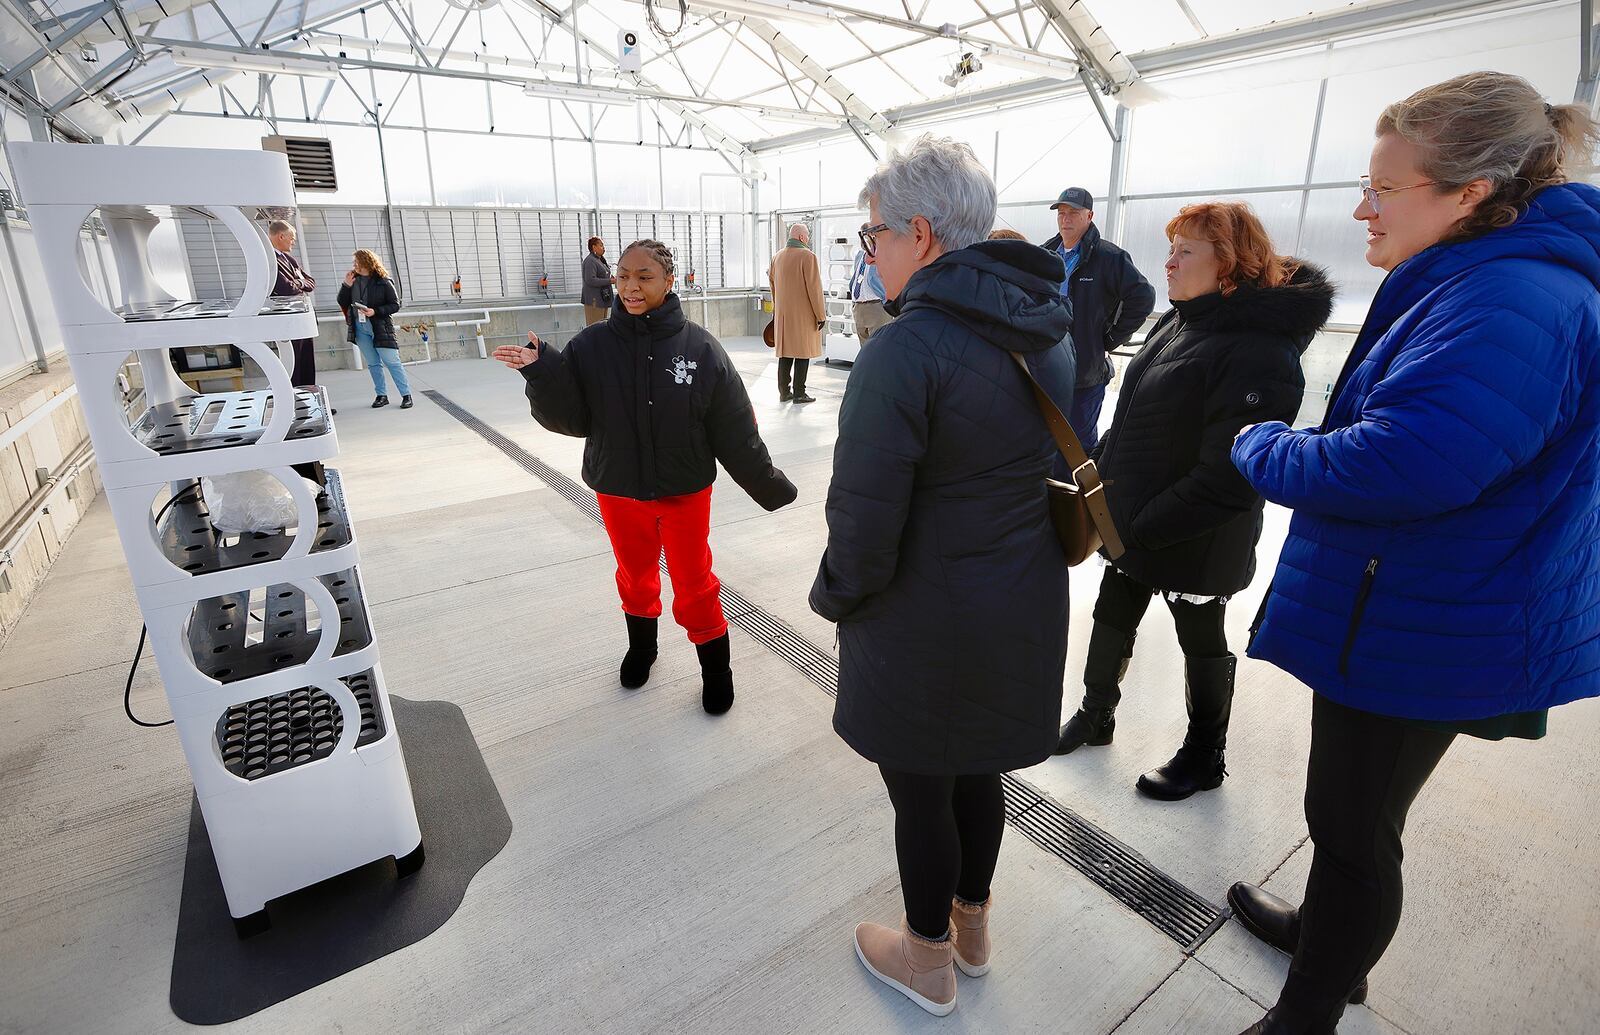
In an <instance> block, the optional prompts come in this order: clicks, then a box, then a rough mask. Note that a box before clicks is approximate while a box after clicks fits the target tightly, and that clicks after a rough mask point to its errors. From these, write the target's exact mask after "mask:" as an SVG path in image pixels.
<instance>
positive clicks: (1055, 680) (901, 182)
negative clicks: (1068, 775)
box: [810, 136, 1073, 1015]
mask: <svg viewBox="0 0 1600 1035" xmlns="http://www.w3.org/2000/svg"><path fill="white" fill-rule="evenodd" d="M995 198H996V194H995V187H994V183H993V181H992V180H991V179H990V178H989V175H988V173H987V172H986V171H985V169H984V167H983V164H982V163H981V162H979V161H978V159H977V158H976V157H975V156H974V155H973V153H972V150H971V148H970V147H968V146H967V145H966V144H963V143H959V142H957V141H954V140H950V139H935V138H932V137H926V136H925V137H922V138H921V139H919V140H918V141H917V142H916V143H914V144H913V145H912V146H911V147H910V149H909V150H908V151H906V152H904V153H900V154H896V155H895V156H894V157H893V158H891V159H890V161H889V163H888V164H887V165H885V166H884V167H883V168H881V169H880V170H879V171H878V173H877V174H876V175H874V176H873V177H872V178H871V179H870V180H868V181H867V185H866V188H865V189H864V190H863V191H862V194H861V202H862V204H863V205H865V206H868V207H870V209H871V222H872V225H871V226H870V227H869V228H868V230H867V231H864V232H863V233H862V235H861V237H862V246H863V248H864V249H865V250H866V252H867V254H868V256H869V257H870V258H871V260H872V261H873V263H874V264H875V265H876V266H877V267H878V269H879V270H880V272H881V273H882V276H883V284H884V287H885V289H886V291H887V294H888V295H889V296H890V297H891V298H893V299H894V302H893V303H891V305H890V309H891V310H892V311H893V310H898V314H899V315H898V318H897V319H896V320H895V321H894V322H893V323H891V324H889V325H888V326H887V327H884V328H882V329H880V330H878V331H876V332H875V333H874V334H873V335H872V340H871V341H869V342H867V344H866V345H865V346H863V347H862V350H861V354H860V355H859V356H858V357H857V359H856V363H855V367H854V368H853V370H852V371H851V374H850V380H849V383H848V385H847V387H846V389H845V395H844V402H843V404H842V406H841V409H840V412H839V438H838V443H837V445H836V447H835V449H834V461H833V463H834V466H833V481H832V484H831V485H830V486H829V488H828V502H827V520H828V545H827V550H826V552H825V553H824V554H823V557H822V562H821V565H820V566H819V570H818V572H817V578H816V582H815V584H814V585H813V586H812V588H811V599H810V603H811V608H812V610H813V611H815V612H816V613H817V614H819V615H821V616H822V617H823V618H826V619H827V620H829V621H831V622H837V623H838V628H839V695H838V700H837V704H836V706H835V709H834V717H833V725H834V729H835V730H836V731H837V732H838V734H839V736H840V737H842V738H843V739H844V741H845V742H846V743H847V744H849V745H850V746H851V747H852V748H854V749H855V750H856V752H857V753H859V754H860V755H861V756H862V757H864V758H866V759H867V760H868V761H870V762H873V763H876V764H877V766H878V768H879V771H880V773H881V774H882V777H883V781H884V784H885V786H886V787H887V788H888V792H889V798H890V800H891V801H892V802H893V803H894V809H895V852H896V855H897V857H898V859H899V865H900V883H901V893H902V895H903V896H904V899H905V909H906V919H905V924H904V925H903V926H902V927H901V928H899V929H892V928H889V927H885V926H882V925H879V924H872V923H864V924H861V925H859V926H858V927H857V928H856V939H855V940H856V952H857V955H858V956H859V957H860V959H861V960H862V962H863V963H864V964H865V965H866V967H867V968H868V969H869V970H870V971H871V972H872V973H873V974H874V975H875V976H876V977H878V978H879V979H881V980H883V981H884V982H885V983H887V984H889V985H890V986H891V987H893V988H895V989H897V990H898V991H900V992H902V993H904V994H905V995H907V996H908V997H909V998H911V999H912V1001H914V1002H916V1003H917V1004H918V1005H919V1006H921V1007H923V1008H924V1009H926V1010H929V1011H930V1012H932V1013H935V1014H941V1015H942V1014H947V1013H949V1012H950V1011H951V1010H952V1009H954V1007H955V994H956V987H955V980H956V979H955V971H954V967H955V966H957V965H959V966H960V967H961V969H962V971H963V972H964V973H966V974H968V975H971V976H977V975H979V974H982V973H984V972H985V971H986V970H987V969H988V965H989V964H988V957H989V948H988V918H989V905H990V904H989V883H990V880H991V878H992V877H993V875H994V869H995V862H996V860H997V858H998V856H999V851H1000V838H1001V834H1002V832H1003V830H1004V827H1005V809H1004V794H1003V791H1002V789H1001V782H1000V776H1001V774H1002V773H1005V772H1007V771H1009V770H1012V769H1020V768H1022V767H1024V766H1030V765H1034V764H1036V763H1038V762H1040V761H1042V760H1044V759H1045V758H1047V757H1049V754H1050V749H1051V747H1052V746H1053V745H1054V743H1055V737H1056V723H1057V721H1058V720H1059V717H1060V708H1061V676H1062V671H1063V667H1064V665H1065V662H1066V650H1067V568H1066V562H1065V559H1064V557H1063V555H1062V552H1061V546H1060V543H1059V541H1058V540H1057V538H1056V535H1055V531H1054V528H1053V526H1052V525H1051V522H1050V515H1049V511H1048V505H1047V501H1046V496H1045V487H1044V479H1045V478H1046V477H1047V476H1048V475H1049V473H1050V471H1051V468H1052V465H1053V462H1054V459H1055V456H1056V446H1055V443H1054V440H1053V439H1052V438H1051V436H1050V431H1049V428H1048V426H1047V425H1046V424H1045V421H1044V417H1043V415H1042V414H1041V413H1040V410H1039V407H1038V404H1037V402H1036V400H1035V399H1034V396H1033V392H1032V389H1031V388H1030V386H1029V381H1028V378H1027V377H1026V376H1024V374H1023V372H1022V371H1021V370H1020V369H1018V367H1017V366H1016V363H1015V361H1014V360H1013V358H1012V356H1011V355H1009V354H1008V352H1013V353H1017V354H1020V355H1022V356H1023V357H1025V358H1026V361H1027V364H1028V367H1029V369H1030V370H1031V371H1032V372H1033V374H1034V376H1035V377H1036V378H1037V379H1038V380H1039V381H1040V382H1041V383H1042V384H1043V385H1044V386H1045V388H1046V390H1047V391H1048V393H1049V395H1050V397H1051V399H1052V400H1053V401H1055V402H1056V404H1057V405H1058V406H1059V407H1060V408H1061V409H1063V410H1065V409H1066V408H1067V407H1068V406H1069V405H1070V404H1071V397H1072V382H1073V357H1072V353H1071V352H1070V351H1069V350H1068V349H1066V348H1065V347H1062V346H1061V340H1062V339H1063V338H1064V337H1065V336H1066V334H1067V313H1066V309H1065V307H1064V306H1063V305H1062V304H1061V300H1060V297H1059V295H1058V293H1057V287H1058V286H1059V284H1060V281H1061V262H1060V260H1059V259H1058V258H1056V257H1055V256H1054V255H1052V254H1050V253H1049V252H1046V251H1044V250H1042V249H1040V248H1037V247H1035V246H1033V245H1031V244H1027V243H1024V242H1018V241H985V240H984V238H985V236H986V235H987V234H988V232H989V228H990V227H992V226H993V225H994V218H995V211H996V203H995Z"/></svg>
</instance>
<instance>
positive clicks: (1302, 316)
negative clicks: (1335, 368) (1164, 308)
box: [1172, 262, 1335, 352]
mask: <svg viewBox="0 0 1600 1035" xmlns="http://www.w3.org/2000/svg"><path fill="white" fill-rule="evenodd" d="M1334 294H1335V288H1334V285H1333V281H1331V280H1329V279H1328V272H1327V271H1326V270H1324V269H1323V268H1322V267H1321V266H1318V265H1316V264H1315V263H1311V262H1300V265H1299V268H1298V269H1296V270H1295V272H1294V274H1293V275H1292V276H1290V278H1289V279H1288V281H1286V282H1285V283H1283V284H1280V285H1278V286H1277V287H1272V288H1259V287H1252V286H1249V285H1240V286H1239V288H1238V289H1237V290H1236V291H1234V293H1233V294H1231V295H1227V296H1223V295H1222V294H1221V293H1220V292H1213V293H1212V294H1209V295H1202V296H1200V297H1199V298H1191V299H1189V300H1188V301H1184V302H1174V303H1172V307H1173V308H1174V309H1175V310H1177V312H1178V315H1179V316H1181V317H1182V318H1183V319H1184V321H1185V322H1186V323H1194V324H1199V325H1202V326H1205V327H1209V328H1211V329H1213V330H1218V331H1255V332H1266V333H1272V334H1283V335H1286V336H1287V337H1289V338H1290V339H1292V340H1293V341H1294V343H1295V345H1296V346H1297V347H1298V348H1299V349H1300V351H1301V352H1305V350H1306V348H1307V346H1309V345H1310V344H1311V339H1312V338H1313V337H1314V336H1315V335H1316V333H1317V332H1318V331H1320V330H1321V329H1322V328H1323V325H1325V324H1326V323H1327V322H1328V317H1329V316H1330V315H1331V314H1332V313H1333V296H1334Z"/></svg>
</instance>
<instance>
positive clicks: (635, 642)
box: [619, 614, 656, 690]
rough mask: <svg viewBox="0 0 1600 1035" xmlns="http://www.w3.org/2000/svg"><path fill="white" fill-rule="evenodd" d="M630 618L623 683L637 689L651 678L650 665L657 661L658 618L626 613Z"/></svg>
mask: <svg viewBox="0 0 1600 1035" xmlns="http://www.w3.org/2000/svg"><path fill="white" fill-rule="evenodd" d="M622 617H623V618H626V619H627V620H628V653H626V654H624V655H623V656H622V672H621V674H620V677H619V678H620V679H621V680H622V685H623V686H624V687H625V688H627V689H629V690H637V689H639V688H640V687H641V686H644V685H645V683H647V682H649V680H650V666H651V665H654V664H655V663H656V620H655V619H654V618H640V617H639V616H638V615H630V614H624V615H623V616H622Z"/></svg>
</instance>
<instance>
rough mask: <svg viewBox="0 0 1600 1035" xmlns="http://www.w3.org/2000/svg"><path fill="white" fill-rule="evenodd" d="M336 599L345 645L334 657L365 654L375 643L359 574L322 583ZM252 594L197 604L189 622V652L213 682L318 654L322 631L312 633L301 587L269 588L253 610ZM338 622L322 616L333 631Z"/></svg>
mask: <svg viewBox="0 0 1600 1035" xmlns="http://www.w3.org/2000/svg"><path fill="white" fill-rule="evenodd" d="M317 581H318V582H320V583H322V584H323V586H325V587H326V588H327V590H328V592H330V593H332V594H333V599H334V603H335V605H336V606H337V607H338V608H339V614H338V621H339V642H338V645H337V646H336V647H335V648H334V651H333V654H334V657H339V656H340V655H344V654H349V653H350V652H352V651H357V650H361V649H363V648H364V647H366V646H367V645H368V644H370V643H371V642H372V629H371V627H370V626H369V625H368V624H367V612H366V607H365V606H364V605H363V604H362V600H361V592H360V589H359V586H360V580H359V579H358V578H357V577H356V570H355V569H354V568H350V569H347V570H345V571H341V572H335V573H333V574H332V575H322V576H319V577H318V579H317ZM250 597H251V593H250V592H249V591H244V592H239V593H229V594H226V595H224V596H216V597H207V598H206V599H204V600H202V601H200V602H199V603H197V604H195V608H194V614H193V615H192V616H191V617H190V619H189V651H190V653H191V654H192V655H193V657H194V664H195V667H196V668H198V669H199V670H200V671H201V672H203V673H205V674H206V675H208V676H210V677H211V678H213V679H216V680H219V681H221V682H224V683H232V682H234V681H236V680H240V679H253V678H254V677H256V676H261V675H266V674H267V673H269V672H277V671H279V670H281V669H284V668H288V667H290V666H293V665H303V664H305V663H306V662H307V661H308V660H310V658H311V655H312V654H313V653H315V652H316V649H317V644H318V643H320V642H321V640H322V631H321V629H320V628H319V629H317V630H315V631H308V630H307V628H306V626H307V614H306V596H305V594H304V593H303V592H302V591H301V590H300V588H299V587H298V586H294V585H290V584H287V583H285V584H282V585H276V586H268V587H267V588H266V590H265V597H264V599H261V600H259V601H258V602H257V603H256V605H255V607H254V608H252V607H251V603H250ZM332 620H333V616H331V615H326V614H322V615H319V616H318V621H319V623H320V624H321V625H324V626H325V625H327V624H328V623H329V622H330V621H332Z"/></svg>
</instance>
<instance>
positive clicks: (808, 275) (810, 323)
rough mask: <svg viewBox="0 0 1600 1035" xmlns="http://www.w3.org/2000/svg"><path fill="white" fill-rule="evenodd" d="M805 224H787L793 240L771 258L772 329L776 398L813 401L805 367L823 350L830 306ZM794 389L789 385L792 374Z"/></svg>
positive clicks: (768, 275) (768, 271)
mask: <svg viewBox="0 0 1600 1035" xmlns="http://www.w3.org/2000/svg"><path fill="white" fill-rule="evenodd" d="M810 245H811V232H810V231H809V230H807V229H806V227H805V224H803V223H796V224H795V225H794V226H791V227H790V228H789V243H788V244H787V245H786V246H785V247H784V249H783V250H782V251H780V252H779V253H778V254H777V255H774V256H773V257H772V266H771V267H770V268H769V269H768V270H767V280H768V281H769V282H770V283H771V284H772V334H773V338H774V347H775V348H776V350H777V354H778V401H779V402H787V401H789V400H790V399H793V400H794V401H795V402H796V403H808V402H815V401H816V400H815V399H813V398H812V397H811V396H809V395H807V394H806V371H807V369H809V368H810V366H811V361H812V360H813V359H816V358H817V357H818V356H821V355H822V326H823V324H825V323H826V322H827V319H828V310H827V307H826V304H825V303H824V302H823V300H822V271H821V270H820V269H819V268H818V267H817V257H816V255H815V254H814V253H813V252H812V251H811V247H810ZM791 372H792V373H793V377H794V390H793V391H792V392H791V391H790V390H789V380H790V374H791Z"/></svg>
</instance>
